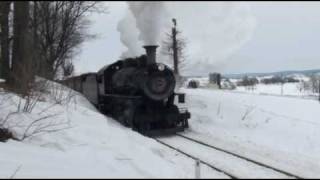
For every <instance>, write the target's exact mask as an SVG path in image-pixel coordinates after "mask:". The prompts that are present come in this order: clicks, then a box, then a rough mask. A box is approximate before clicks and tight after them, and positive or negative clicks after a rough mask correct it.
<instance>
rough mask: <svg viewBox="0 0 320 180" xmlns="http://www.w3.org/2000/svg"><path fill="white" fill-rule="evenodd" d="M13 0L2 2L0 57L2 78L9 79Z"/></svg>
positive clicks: (0, 74) (0, 14) (0, 5)
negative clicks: (10, 13)
mask: <svg viewBox="0 0 320 180" xmlns="http://www.w3.org/2000/svg"><path fill="white" fill-rule="evenodd" d="M10 4H11V1H3V2H1V3H0V29H1V34H0V40H1V44H0V45H1V58H0V78H3V79H7V78H8V74H9V71H10V67H9V62H10V59H9V12H10Z"/></svg>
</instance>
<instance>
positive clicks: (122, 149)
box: [0, 92, 226, 178]
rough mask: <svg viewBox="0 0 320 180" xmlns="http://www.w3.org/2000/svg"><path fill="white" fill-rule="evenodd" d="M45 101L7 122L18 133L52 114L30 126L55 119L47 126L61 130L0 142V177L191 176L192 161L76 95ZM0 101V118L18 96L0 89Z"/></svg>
mask: <svg viewBox="0 0 320 180" xmlns="http://www.w3.org/2000/svg"><path fill="white" fill-rule="evenodd" d="M46 99H47V101H45V102H39V103H38V104H37V106H36V108H35V109H34V110H33V111H32V113H31V114H28V113H19V114H14V115H12V116H11V120H10V121H11V122H12V123H9V124H8V125H7V126H9V127H10V129H11V130H13V131H14V133H15V135H16V136H17V137H22V135H23V134H24V132H25V131H26V129H27V126H28V125H30V123H31V122H32V121H33V119H37V118H41V117H44V116H47V115H49V116H50V115H51V114H54V115H57V116H54V117H52V118H48V119H45V120H44V121H40V122H39V123H36V124H35V126H34V128H36V127H38V126H43V125H46V124H48V123H52V124H55V122H58V124H59V125H58V126H54V127H52V128H53V129H52V128H51V130H54V129H55V128H61V129H64V130H60V131H57V132H52V133H42V134H38V135H37V136H34V137H32V138H28V139H26V140H24V141H14V140H9V141H7V142H5V143H1V142H0V152H1V153H0V178H9V177H11V176H14V178H193V177H194V163H195V162H194V160H191V159H189V158H187V157H186V156H184V155H182V154H180V153H177V152H175V151H173V150H171V149H169V148H167V147H165V146H163V145H161V144H159V143H157V142H156V141H155V140H153V139H150V138H147V137H144V136H142V135H140V134H138V133H136V132H133V131H131V129H128V128H125V127H123V126H121V125H120V124H118V123H117V122H115V121H114V120H112V119H109V118H107V117H105V116H104V115H102V114H100V113H98V112H97V111H96V110H95V108H94V107H92V106H91V105H90V104H89V103H88V101H87V100H86V99H84V98H83V97H81V96H80V95H77V96H75V97H74V98H73V99H72V100H71V102H70V103H69V104H64V105H59V104H58V105H53V104H54V103H53V101H52V100H50V98H46ZM0 104H1V106H0V118H3V117H5V116H6V114H8V113H9V112H12V111H16V110H17V105H18V104H19V98H18V97H17V96H15V95H13V94H11V95H8V94H5V93H3V92H2V93H1V94H0ZM22 104H23V101H22ZM48 107H51V108H49V110H47V111H44V112H42V111H43V110H45V109H47V108H48ZM13 122H14V123H13ZM65 128H66V129H65ZM49 129H50V128H49ZM49 129H47V130H49ZM30 132H32V130H31V131H30ZM201 176H202V177H207V178H224V177H226V176H225V175H224V174H222V173H219V172H216V171H213V170H212V169H211V168H209V167H207V166H202V169H201Z"/></svg>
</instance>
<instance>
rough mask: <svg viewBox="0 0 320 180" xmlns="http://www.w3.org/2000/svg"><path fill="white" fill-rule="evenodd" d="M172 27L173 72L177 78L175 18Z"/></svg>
mask: <svg viewBox="0 0 320 180" xmlns="http://www.w3.org/2000/svg"><path fill="white" fill-rule="evenodd" d="M172 22H173V27H172V40H173V43H172V44H173V46H172V48H173V72H174V74H175V75H176V76H177V75H179V69H178V62H179V59H178V43H177V28H176V27H177V20H176V19H175V18H173V19H172Z"/></svg>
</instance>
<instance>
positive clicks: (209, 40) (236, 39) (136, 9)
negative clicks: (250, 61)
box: [118, 2, 256, 72]
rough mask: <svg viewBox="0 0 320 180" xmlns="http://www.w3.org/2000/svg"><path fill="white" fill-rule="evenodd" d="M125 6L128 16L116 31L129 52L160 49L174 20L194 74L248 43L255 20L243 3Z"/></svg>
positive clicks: (225, 57) (131, 4)
mask: <svg viewBox="0 0 320 180" xmlns="http://www.w3.org/2000/svg"><path fill="white" fill-rule="evenodd" d="M127 4H128V9H129V13H128V14H127V16H126V17H125V18H124V20H122V21H120V22H119V26H118V30H119V32H120V35H121V40H122V42H123V44H124V45H125V46H126V47H127V48H128V50H129V51H132V52H137V48H138V49H139V48H141V45H150V44H156V45H161V40H162V39H163V37H164V34H165V32H169V31H170V27H171V26H172V22H171V19H172V18H176V19H177V22H178V28H179V30H181V31H182V34H183V36H184V37H186V38H187V49H186V50H185V52H187V54H186V55H187V57H188V58H187V59H186V61H188V64H189V69H190V70H192V71H193V72H194V71H199V72H200V71H201V72H204V71H203V69H205V68H204V67H217V64H223V62H224V61H225V60H227V59H228V58H230V56H232V55H233V54H234V53H235V52H237V51H238V50H239V49H240V48H241V47H242V46H243V45H244V44H246V43H247V42H248V41H249V40H250V38H251V37H252V35H253V33H254V30H255V24H256V21H255V17H254V16H253V14H252V12H251V9H250V5H248V4H247V3H246V2H128V3H127ZM130 16H131V17H130ZM130 19H131V20H130ZM121 24H126V25H122V26H120V25H121ZM133 26H135V27H133ZM129 41H135V42H129ZM135 46H138V47H135ZM141 49H142V48H141ZM141 51H142V50H141ZM141 51H140V52H141ZM127 54H134V53H127ZM158 60H159V61H161V59H158ZM187 68H188V67H187ZM197 69H198V70H197ZM214 70H215V69H214ZM214 70H210V71H214Z"/></svg>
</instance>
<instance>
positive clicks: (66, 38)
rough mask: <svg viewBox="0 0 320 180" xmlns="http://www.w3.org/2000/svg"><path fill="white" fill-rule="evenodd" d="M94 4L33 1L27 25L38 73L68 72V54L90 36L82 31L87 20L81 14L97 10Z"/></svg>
mask: <svg viewBox="0 0 320 180" xmlns="http://www.w3.org/2000/svg"><path fill="white" fill-rule="evenodd" d="M97 4H98V3H97V2H94V1H93V2H92V1H36V2H33V5H32V6H33V16H32V19H31V22H32V23H31V24H32V28H33V36H34V41H36V43H35V45H36V46H37V47H36V49H38V52H37V53H38V56H37V57H38V61H37V62H38V63H37V67H38V68H37V69H38V72H37V73H38V74H39V75H40V76H42V77H45V78H47V79H55V78H57V75H59V73H61V74H60V75H63V74H67V75H68V74H70V70H72V69H71V67H72V66H71V65H72V57H73V56H74V55H75V53H76V52H77V50H78V47H79V45H80V44H81V43H82V42H84V40H86V39H87V38H90V37H93V36H90V35H89V34H88V33H87V32H86V29H87V27H88V25H89V21H88V20H87V19H86V18H85V17H86V15H87V13H89V12H92V11H99V10H100V9H101V8H100V9H99V8H98V7H99V6H98V5H97ZM66 71H67V72H66Z"/></svg>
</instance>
